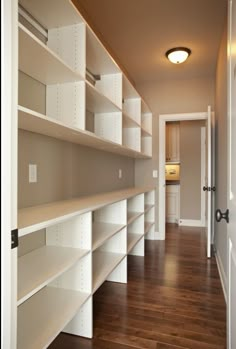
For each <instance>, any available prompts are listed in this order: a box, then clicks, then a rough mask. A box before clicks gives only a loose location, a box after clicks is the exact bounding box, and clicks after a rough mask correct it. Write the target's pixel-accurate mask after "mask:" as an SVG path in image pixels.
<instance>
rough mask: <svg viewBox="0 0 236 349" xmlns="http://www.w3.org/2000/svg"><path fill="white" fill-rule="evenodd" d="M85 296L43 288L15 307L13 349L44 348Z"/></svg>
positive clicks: (83, 300) (76, 310)
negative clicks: (15, 340) (16, 313)
mask: <svg viewBox="0 0 236 349" xmlns="http://www.w3.org/2000/svg"><path fill="white" fill-rule="evenodd" d="M88 297H89V294H86V293H82V292H78V291H72V290H66V289H60V288H54V287H45V288H43V289H42V290H41V291H39V292H38V293H36V294H35V295H34V296H33V297H31V298H30V299H28V300H27V301H26V302H24V303H23V304H22V305H20V306H19V307H18V326H17V327H18V328H17V337H18V338H17V339H18V341H17V348H18V349H42V348H47V347H48V345H49V344H50V343H51V342H52V341H53V340H54V338H55V337H56V336H57V335H58V334H59V333H60V332H61V330H62V329H63V328H64V327H65V326H66V325H67V324H68V322H69V321H70V320H71V319H72V318H73V317H74V316H75V315H76V314H77V312H78V310H79V309H80V307H81V306H82V305H83V304H84V303H85V301H86V300H87V299H88Z"/></svg>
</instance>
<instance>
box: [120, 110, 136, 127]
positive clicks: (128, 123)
mask: <svg viewBox="0 0 236 349" xmlns="http://www.w3.org/2000/svg"><path fill="white" fill-rule="evenodd" d="M123 128H140V125H139V124H138V123H137V121H135V120H133V119H132V118H131V117H130V116H129V115H128V114H126V113H124V112H123Z"/></svg>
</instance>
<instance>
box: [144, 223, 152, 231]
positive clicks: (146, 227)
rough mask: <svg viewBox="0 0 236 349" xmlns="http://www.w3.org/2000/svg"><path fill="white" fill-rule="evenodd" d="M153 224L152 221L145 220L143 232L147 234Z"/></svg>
mask: <svg viewBox="0 0 236 349" xmlns="http://www.w3.org/2000/svg"><path fill="white" fill-rule="evenodd" d="M153 225H154V222H145V223H144V233H145V234H147V233H148V232H149V230H150V229H151V227H152V226H153Z"/></svg>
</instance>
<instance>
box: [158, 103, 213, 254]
mask: <svg viewBox="0 0 236 349" xmlns="http://www.w3.org/2000/svg"><path fill="white" fill-rule="evenodd" d="M193 120H202V121H204V120H205V122H206V129H207V130H206V132H205V135H206V136H204V128H203V129H202V130H201V140H202V141H201V147H202V146H203V142H205V141H204V137H205V138H207V142H206V143H207V145H208V146H207V152H206V154H205V159H204V156H203V157H201V162H202V161H205V162H206V172H207V176H206V177H207V178H206V181H205V178H204V175H203V174H201V187H202V188H203V187H204V186H205V187H206V188H207V189H206V193H205V192H203V193H202V195H201V207H202V210H201V219H200V221H201V225H202V226H206V235H207V256H208V257H210V255H211V252H210V250H211V243H212V241H213V238H214V237H213V235H214V234H213V231H214V229H212V228H213V218H212V212H214V209H213V206H214V200H212V198H213V196H212V192H211V189H210V190H209V191H208V188H211V187H212V181H213V183H214V171H211V168H212V167H213V168H214V137H212V138H211V129H212V128H213V127H212V122H213V121H212V120H214V118H213V114H212V113H211V109H210V107H208V112H205V113H204V112H203V113H184V114H165V115H160V118H159V234H160V236H161V238H162V239H165V229H166V227H165V223H166V168H165V165H166V150H167V149H166V123H167V122H177V121H193ZM203 167H204V166H203ZM199 190H200V188H199ZM201 192H202V191H201ZM172 199H173V195H172ZM204 200H206V201H205V202H206V210H205V209H204V202H203V201H204ZM189 205H193V202H189ZM204 211H206V220H205V219H204V217H205V212H204ZM179 218H180V221H179V222H178V223H180V224H181V223H182V225H188V224H189V226H191V225H193V226H194V222H193V221H192V222H191V221H190V222H181V217H179Z"/></svg>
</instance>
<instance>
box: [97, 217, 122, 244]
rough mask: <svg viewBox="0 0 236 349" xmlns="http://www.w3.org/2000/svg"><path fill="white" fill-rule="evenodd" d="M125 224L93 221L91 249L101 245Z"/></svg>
mask: <svg viewBox="0 0 236 349" xmlns="http://www.w3.org/2000/svg"><path fill="white" fill-rule="evenodd" d="M124 227H125V225H121V224H110V223H103V222H102V223H101V222H94V223H93V234H92V235H93V250H95V249H96V248H98V247H99V246H101V245H102V244H103V243H104V242H105V241H106V240H108V239H109V238H110V237H112V236H113V235H115V234H116V233H117V232H119V231H120V230H121V229H122V228H124Z"/></svg>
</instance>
